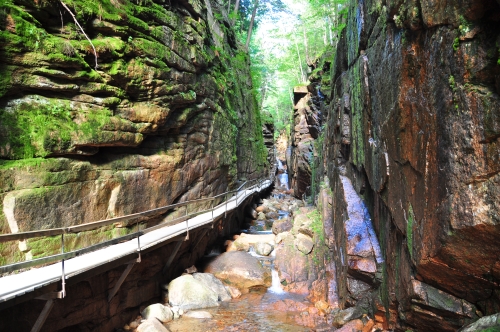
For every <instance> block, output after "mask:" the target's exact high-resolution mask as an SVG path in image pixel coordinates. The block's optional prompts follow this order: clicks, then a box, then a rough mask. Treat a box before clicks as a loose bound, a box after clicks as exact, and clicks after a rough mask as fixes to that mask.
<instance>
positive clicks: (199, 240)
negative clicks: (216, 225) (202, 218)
mask: <svg viewBox="0 0 500 332" xmlns="http://www.w3.org/2000/svg"><path fill="white" fill-rule="evenodd" d="M211 229H212V228H211V227H210V228H205V230H204V231H203V232H202V233H201V236H200V238H199V239H198V241H196V244H195V245H194V246H193V247H192V249H191V252H193V250H194V249H195V248H196V247H197V246H198V244H200V242H201V240H203V237H204V236H205V235H206V234H207V232H208V231H209V230H211Z"/></svg>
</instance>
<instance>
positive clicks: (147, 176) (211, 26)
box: [0, 0, 268, 264]
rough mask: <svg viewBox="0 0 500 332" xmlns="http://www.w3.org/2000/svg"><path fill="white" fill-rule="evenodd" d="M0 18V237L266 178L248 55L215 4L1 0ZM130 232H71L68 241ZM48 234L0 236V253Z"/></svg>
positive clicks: (17, 256)
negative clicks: (19, 238)
mask: <svg viewBox="0 0 500 332" xmlns="http://www.w3.org/2000/svg"><path fill="white" fill-rule="evenodd" d="M72 14H74V15H75V16H76V21H74V20H73V18H72ZM76 22H78V24H79V25H80V26H81V28H82V29H80V28H79V27H78V25H77V23H76ZM0 27H1V31H0V45H1V47H0V55H1V58H2V61H1V63H0V76H1V77H2V78H1V82H0V202H1V204H2V209H0V232H1V233H10V232H17V231H30V230H37V229H42V228H53V227H65V226H69V225H74V224H80V223H86V222H91V221H95V220H101V219H106V218H110V217H114V216H120V215H125V214H130V213H135V212H140V211H144V210H148V209H152V208H155V207H159V206H165V205H168V204H171V203H176V202H182V201H185V200H189V199H195V198H200V197H208V196H211V195H216V194H218V193H222V192H224V191H227V190H228V189H231V188H233V187H234V186H235V185H236V184H237V182H238V181H239V180H243V179H251V178H257V177H262V176H266V175H268V163H267V161H266V158H267V151H266V149H265V147H264V143H263V136H262V127H261V123H260V116H259V113H258V111H257V108H256V103H255V100H254V96H253V95H252V92H251V91H252V82H251V78H250V74H249V58H248V54H247V53H246V52H245V51H243V48H242V47H240V45H239V43H238V42H237V41H236V38H235V36H234V34H233V32H232V31H231V29H229V20H228V19H227V17H226V13H225V11H224V10H223V9H221V6H219V3H218V2H217V1H212V2H210V1H209V0H206V1H199V0H186V1H162V0H158V1H152V0H141V1H129V0H105V1H88V0H69V1H64V2H60V1H51V0H49V1H22V0H6V1H2V6H1V8H0ZM82 30H83V31H82ZM84 34H85V35H84ZM87 37H88V38H89V39H90V40H91V41H92V43H90V42H89V41H88V39H87ZM94 48H95V52H96V53H94ZM163 217H164V216H160V219H159V220H160V221H161V219H162V218H163ZM122 226H127V225H122ZM131 230H132V227H121V228H114V227H111V228H105V229H100V230H98V231H93V232H87V233H82V234H80V235H79V236H75V237H74V238H71V237H69V238H68V239H67V240H68V243H67V245H68V247H67V249H72V248H78V247H81V246H84V245H88V244H91V243H96V242H98V241H101V240H104V239H109V238H111V237H113V236H116V235H118V234H124V233H127V232H130V231H131ZM56 242H57V241H55V242H54V243H52V242H51V241H50V240H46V239H43V240H38V239H32V240H28V241H27V243H26V242H22V243H20V244H18V243H3V244H1V246H0V254H1V256H0V263H1V264H7V263H11V262H13V261H19V260H24V259H26V258H31V257H40V256H44V255H48V254H51V253H54V252H56V251H57V250H58V249H57V248H58V246H59V243H56Z"/></svg>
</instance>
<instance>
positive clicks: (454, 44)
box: [453, 37, 460, 52]
mask: <svg viewBox="0 0 500 332" xmlns="http://www.w3.org/2000/svg"><path fill="white" fill-rule="evenodd" d="M459 47H460V39H459V38H458V37H457V38H455V39H454V40H453V50H454V51H455V52H456V51H458V48H459Z"/></svg>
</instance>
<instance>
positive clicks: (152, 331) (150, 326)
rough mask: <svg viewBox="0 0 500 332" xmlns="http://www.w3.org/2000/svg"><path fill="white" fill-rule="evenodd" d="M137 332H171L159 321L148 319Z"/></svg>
mask: <svg viewBox="0 0 500 332" xmlns="http://www.w3.org/2000/svg"><path fill="white" fill-rule="evenodd" d="M137 332H170V331H169V330H168V329H167V328H166V327H165V326H163V324H162V323H160V321H158V320H157V319H146V320H145V321H143V322H142V323H141V325H139V327H137Z"/></svg>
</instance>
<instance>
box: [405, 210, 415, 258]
mask: <svg viewBox="0 0 500 332" xmlns="http://www.w3.org/2000/svg"><path fill="white" fill-rule="evenodd" d="M414 221H415V215H414V214H413V207H412V206H411V204H410V206H409V207H408V216H407V220H406V244H407V245H408V252H409V253H410V257H411V258H413V223H414Z"/></svg>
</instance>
